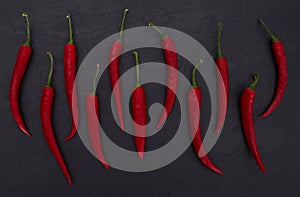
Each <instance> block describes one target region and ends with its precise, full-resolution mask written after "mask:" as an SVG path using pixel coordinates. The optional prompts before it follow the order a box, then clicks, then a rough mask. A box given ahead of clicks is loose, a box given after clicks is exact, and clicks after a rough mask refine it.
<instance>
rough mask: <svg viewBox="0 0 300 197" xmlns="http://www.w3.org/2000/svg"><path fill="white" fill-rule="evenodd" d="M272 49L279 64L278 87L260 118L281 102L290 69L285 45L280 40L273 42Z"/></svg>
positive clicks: (268, 113) (267, 114)
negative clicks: (288, 68)
mask: <svg viewBox="0 0 300 197" xmlns="http://www.w3.org/2000/svg"><path fill="white" fill-rule="evenodd" d="M272 49H273V53H274V58H275V61H276V64H277V72H278V74H277V87H276V92H275V96H274V98H273V100H272V102H271V104H270V105H269V107H268V109H267V110H266V111H265V112H264V113H263V114H262V115H261V116H260V118H265V117H267V116H269V115H270V114H271V113H272V112H273V111H274V110H275V109H276V108H277V107H278V105H279V104H280V102H281V100H282V98H283V95H284V92H285V89H286V85H287V80H288V71H287V64H286V55H285V52H284V46H283V44H282V42H281V41H280V40H278V41H276V42H275V43H273V44H272Z"/></svg>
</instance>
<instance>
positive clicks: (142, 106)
mask: <svg viewBox="0 0 300 197" xmlns="http://www.w3.org/2000/svg"><path fill="white" fill-rule="evenodd" d="M133 54H134V56H135V62H136V88H135V89H134V91H133V93H132V100H131V102H132V103H131V105H132V114H133V120H134V134H135V136H134V141H135V146H136V150H137V152H138V156H139V158H140V159H141V160H142V159H143V157H144V150H145V143H146V124H147V110H146V95H145V91H144V88H143V87H142V86H141V84H140V75H139V60H138V52H136V51H134V52H133Z"/></svg>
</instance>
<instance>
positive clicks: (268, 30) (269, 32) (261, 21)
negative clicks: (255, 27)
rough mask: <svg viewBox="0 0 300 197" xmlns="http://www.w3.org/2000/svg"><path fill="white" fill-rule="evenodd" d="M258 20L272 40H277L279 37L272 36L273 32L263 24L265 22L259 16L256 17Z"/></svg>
mask: <svg viewBox="0 0 300 197" xmlns="http://www.w3.org/2000/svg"><path fill="white" fill-rule="evenodd" d="M258 21H259V22H260V23H261V24H262V25H263V26H264V28H265V29H266V30H267V32H268V34H269V35H270V36H271V39H272V42H273V43H275V42H278V41H279V39H278V38H277V37H275V36H274V34H273V33H272V31H271V30H270V28H269V27H268V26H267V25H266V24H265V22H264V21H263V20H262V19H261V18H260V19H258Z"/></svg>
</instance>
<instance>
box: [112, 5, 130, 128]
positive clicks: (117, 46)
mask: <svg viewBox="0 0 300 197" xmlns="http://www.w3.org/2000/svg"><path fill="white" fill-rule="evenodd" d="M127 12H128V9H125V10H124V13H123V20H122V25H121V29H120V36H119V39H118V40H117V41H115V42H114V43H113V45H112V47H111V49H110V53H109V62H110V64H109V76H110V84H111V87H112V88H113V89H115V91H113V93H114V98H115V103H116V109H117V114H118V118H119V123H120V127H121V130H122V131H123V130H124V121H123V111H122V90H121V84H120V82H119V83H117V82H118V81H119V79H120V71H119V64H120V54H121V51H122V47H123V45H122V34H123V30H124V24H125V19H126V14H127Z"/></svg>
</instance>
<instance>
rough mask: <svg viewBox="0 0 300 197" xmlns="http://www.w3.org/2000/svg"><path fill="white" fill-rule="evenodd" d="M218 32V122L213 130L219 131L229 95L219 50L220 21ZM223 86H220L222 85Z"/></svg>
mask: <svg viewBox="0 0 300 197" xmlns="http://www.w3.org/2000/svg"><path fill="white" fill-rule="evenodd" d="M218 26H219V33H218V57H217V59H216V64H217V67H218V70H219V73H220V75H221V78H220V75H218V87H219V88H218V105H219V107H218V122H217V126H216V128H215V131H214V132H219V131H220V129H221V128H222V126H223V125H224V122H225V118H226V112H227V106H228V96H229V88H228V87H229V79H228V63H227V60H226V58H225V57H224V56H223V55H222V51H221V32H222V23H221V22H219V23H218ZM223 86H224V88H221V87H223Z"/></svg>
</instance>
